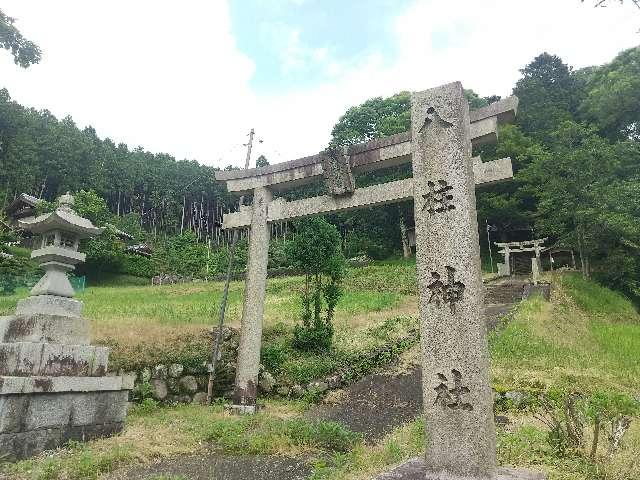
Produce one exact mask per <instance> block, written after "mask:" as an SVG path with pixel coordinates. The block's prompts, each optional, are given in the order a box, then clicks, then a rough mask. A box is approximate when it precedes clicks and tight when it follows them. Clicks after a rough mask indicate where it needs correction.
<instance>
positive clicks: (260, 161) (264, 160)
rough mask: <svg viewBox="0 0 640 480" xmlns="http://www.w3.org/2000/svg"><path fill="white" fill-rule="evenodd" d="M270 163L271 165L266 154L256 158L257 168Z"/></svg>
mask: <svg viewBox="0 0 640 480" xmlns="http://www.w3.org/2000/svg"><path fill="white" fill-rule="evenodd" d="M268 165H270V164H269V160H267V157H265V156H264V155H260V156H259V157H258V158H256V168H260V167H266V166H268Z"/></svg>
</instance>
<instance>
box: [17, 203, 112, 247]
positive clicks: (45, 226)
mask: <svg viewBox="0 0 640 480" xmlns="http://www.w3.org/2000/svg"><path fill="white" fill-rule="evenodd" d="M58 201H59V206H58V208H57V209H56V210H55V211H53V212H50V213H45V214H43V215H39V216H37V217H31V218H27V219H24V220H19V221H18V224H19V225H20V227H21V228H23V229H24V230H27V231H30V232H32V233H35V234H42V233H46V232H50V231H52V230H62V231H65V232H70V233H75V234H76V235H77V236H78V238H80V239H81V238H90V237H95V236H97V235H100V234H101V233H102V232H103V231H104V228H99V227H96V226H95V225H94V224H93V223H91V220H88V219H86V218H83V217H80V216H79V215H78V214H77V213H76V212H74V211H73V197H72V196H71V195H70V194H69V193H67V194H65V195H62V196H61V197H60V198H59V200H58Z"/></svg>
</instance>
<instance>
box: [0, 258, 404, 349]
mask: <svg viewBox="0 0 640 480" xmlns="http://www.w3.org/2000/svg"><path fill="white" fill-rule="evenodd" d="M391 279H392V280H391ZM415 281H416V280H415V264H412V263H411V262H403V263H399V264H396V265H381V266H371V267H366V268H362V269H351V270H349V273H348V275H347V278H346V280H345V286H344V292H345V293H344V295H343V296H342V298H341V299H340V302H339V304H338V306H337V309H336V320H335V324H336V327H337V330H353V329H355V330H361V329H364V328H366V327H368V326H371V325H372V324H375V322H376V321H378V320H384V319H385V318H387V317H388V316H391V315H394V314H398V313H402V314H411V315H415V313H416V312H417V310H416V306H415V305H416V304H415V301H414V299H413V294H414V292H415V289H416V286H415ZM119 283H120V282H118V279H117V278H110V279H109V284H108V285H107V286H93V287H88V288H87V289H86V290H85V292H84V293H82V294H80V295H79V296H78V299H80V300H82V301H83V302H84V305H85V306H84V315H85V317H87V318H88V319H89V320H90V321H91V327H92V334H93V338H94V339H95V340H96V341H101V340H104V339H111V340H116V341H117V342H118V343H122V344H135V343H137V342H140V341H145V342H149V343H153V342H156V341H162V339H164V338H167V337H168V336H172V335H175V334H178V333H189V332H194V331H200V330H202V329H203V328H210V327H211V326H212V325H214V324H217V322H218V318H219V309H220V302H221V299H222V292H223V286H224V285H223V283H222V282H199V283H188V284H179V285H165V286H151V285H130V283H133V282H132V279H131V278H124V279H122V283H125V284H128V285H125V286H121V285H119ZM302 285H303V280H302V278H301V277H284V278H275V279H269V281H268V282H267V296H266V300H265V318H264V326H265V328H269V327H270V326H273V325H276V324H284V325H287V326H293V325H294V324H295V323H296V321H297V319H298V318H299V313H300V311H301V304H300V296H299V294H298V292H299V291H300V289H301V288H302ZM243 291H244V282H231V285H230V289H229V299H228V304H227V313H226V321H225V323H226V324H228V325H231V326H235V327H239V326H240V317H241V315H242V295H243ZM27 294H28V292H27V291H26V289H22V290H19V291H18V292H17V293H16V294H15V295H12V296H8V297H0V315H8V314H10V313H11V312H12V311H13V310H14V309H15V305H16V302H17V301H18V299H19V298H22V297H24V296H26V295H27ZM394 312H395V313H394ZM141 331H144V332H145V334H144V336H143V337H142V336H141V335H140V332H141Z"/></svg>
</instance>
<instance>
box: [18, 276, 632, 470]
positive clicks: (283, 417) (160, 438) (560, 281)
mask: <svg viewBox="0 0 640 480" xmlns="http://www.w3.org/2000/svg"><path fill="white" fill-rule="evenodd" d="M409 277H410V278H413V273H412V272H411V269H410V268H409V267H399V266H397V265H391V266H389V265H388V266H380V267H369V268H367V269H359V270H354V271H352V272H351V273H350V275H349V279H348V281H347V284H348V289H349V290H350V291H360V292H364V293H365V294H364V295H362V296H360V297H359V298H360V299H362V298H367V294H369V295H370V296H371V297H377V293H376V292H377V291H387V292H388V291H391V292H395V294H396V295H398V297H396V298H397V299H398V300H397V301H396V302H391V303H388V304H387V305H386V307H385V308H382V309H381V310H380V312H384V315H383V314H382V313H380V315H381V316H382V317H384V316H387V317H388V316H393V315H394V314H395V313H397V310H396V309H398V308H400V309H402V308H406V307H405V306H406V305H407V303H405V302H409V301H410V299H411V296H410V294H411V292H412V288H415V285H412V284H411V283H410V281H409V280H406V281H405V280H403V279H408V278H409ZM556 280H557V286H558V288H556V289H555V291H554V295H553V298H552V301H551V302H544V301H543V300H541V299H539V298H533V299H530V300H529V301H526V302H524V303H522V304H521V305H520V307H519V308H518V310H517V312H516V313H515V314H514V315H513V318H512V320H511V322H510V323H509V324H508V325H506V326H505V328H504V330H503V331H502V333H501V334H500V335H494V336H492V338H491V352H492V362H493V365H492V375H493V382H494V386H496V387H497V388H499V389H522V390H527V389H533V390H535V389H541V388H542V389H544V388H547V387H551V386H554V387H558V386H559V387H571V388H573V389H576V390H580V391H585V392H588V391H592V390H595V389H607V390H611V391H614V390H615V391H622V392H626V393H629V394H631V395H635V396H636V397H637V396H638V395H639V394H640V391H639V390H640V389H639V386H638V378H640V376H639V375H638V374H639V373H640V365H639V363H638V360H637V359H638V356H639V355H640V316H639V315H638V314H637V313H636V312H635V311H634V309H633V307H632V306H631V304H630V303H629V302H628V301H626V300H625V299H624V298H623V297H621V296H619V295H617V294H615V293H613V292H610V291H608V290H606V289H604V288H601V287H599V286H597V285H595V284H594V283H592V282H585V281H583V280H582V279H580V278H579V277H578V276H575V275H568V276H564V277H562V278H556ZM411 281H413V280H411ZM289 282H291V283H289ZM294 285H295V281H294V280H292V279H281V280H274V281H272V282H270V287H269V288H270V290H269V296H268V297H269V298H268V305H270V306H268V307H267V310H268V311H267V323H268V322H273V321H275V322H279V321H288V322H292V321H293V320H294V319H295V317H294V316H293V315H294V313H295V308H293V307H292V308H291V310H289V312H290V315H291V316H288V315H281V312H280V311H279V310H278V308H277V307H276V305H278V304H280V305H282V304H284V305H287V304H288V305H295V300H294V299H293V298H291V296H292V289H293V288H292V287H293V286H294ZM278 286H280V287H278ZM205 287H208V288H212V286H211V285H209V286H206V285H204V286H201V285H195V286H194V285H191V286H187V285H185V286H179V287H162V288H158V290H159V291H162V290H163V289H164V291H165V292H168V291H172V292H173V291H175V292H183V295H185V296H189V295H194V294H195V295H197V293H195V292H193V291H192V290H190V289H191V288H205ZM147 288H148V289H149V290H154V289H152V288H151V287H147ZM236 288H237V287H236ZM117 290H118V289H115V290H110V291H111V292H112V294H113V293H115V292H117ZM123 290H125V291H127V290H129V289H128V288H127V289H123ZM141 293H144V291H143V292H141ZM94 294H95V293H94ZM200 294H202V291H200ZM99 295H104V298H109V297H110V295H108V291H106V292H104V293H99ZM116 295H117V294H116ZM405 295H409V296H408V297H407V296H405ZM175 296H178V297H180V293H178V294H177V295H175ZM91 298H92V297H91V291H88V292H87V294H86V295H85V298H84V299H85V300H86V301H87V303H88V304H89V303H90V302H91V300H90V299H91ZM93 298H94V299H95V298H96V297H93ZM160 298H162V297H160ZM277 298H279V300H277V301H274V300H275V299H277ZM287 298H289V299H287ZM346 298H349V297H346ZM351 298H353V299H355V298H356V297H355V296H353V297H351ZM178 301H179V300H176V302H178ZM237 302H238V304H239V300H237ZM287 302H290V303H287ZM116 303H117V304H119V305H122V307H121V308H122V309H127V308H128V307H127V305H126V302H122V303H120V302H116ZM365 303H366V304H367V305H379V303H378V304H376V303H375V302H363V301H362V300H360V301H355V300H351V301H346V303H345V304H343V305H341V307H340V308H341V312H340V316H341V320H339V321H340V322H342V327H340V328H339V330H342V331H343V332H344V331H345V329H347V330H348V329H349V328H350V325H352V323H351V322H352V321H353V322H356V323H353V325H356V328H355V329H354V330H357V325H362V326H363V327H364V326H365V325H366V321H364V320H363V319H362V318H355V319H354V320H352V317H358V316H360V315H362V316H365V317H366V315H372V316H373V317H374V318H375V317H376V315H378V313H370V312H371V311H370V312H369V313H367V312H365V309H364V308H363V307H360V308H361V309H360V310H358V309H354V307H353V305H363V304H365ZM174 307H175V305H174ZM90 308H91V307H89V306H88V310H89V311H91V310H90ZM93 308H97V304H94V307H93ZM131 308H137V307H136V306H132V307H131ZM149 308H150V307H149ZM155 308H161V307H160V306H156V307H155ZM172 308H173V307H172ZM349 308H352V310H351V312H355V313H348V312H349V310H348V309H349ZM94 311H95V310H94ZM112 311H113V310H112ZM137 311H138V312H140V310H137ZM140 317H141V318H145V317H144V315H140ZM102 318H103V319H105V321H107V322H109V321H113V322H115V320H109V317H107V316H104V317H102ZM111 318H114V317H111ZM94 319H95V317H94ZM124 320H126V319H123V321H124ZM144 321H147V320H144ZM160 323H161V322H160ZM115 324H116V325H117V324H118V322H115ZM203 324H204V323H203ZM362 331H366V328H365V329H364V330H362ZM345 333H346V332H345ZM306 406H307V405H306V404H305V403H304V402H300V401H277V402H276V401H270V402H268V408H267V410H266V412H265V413H263V414H261V415H258V416H257V417H255V418H254V419H251V420H248V419H246V418H236V417H230V416H228V414H226V413H225V412H224V411H223V410H222V409H221V408H220V407H215V408H207V407H196V406H186V407H175V408H167V409H148V410H145V409H144V408H138V409H137V410H136V411H135V412H134V413H133V414H132V415H131V416H130V418H129V420H128V426H127V429H126V431H125V432H124V434H123V435H121V436H119V437H115V438H110V439H104V440H99V441H95V442H90V443H89V444H88V445H86V446H79V445H74V446H71V447H70V448H67V449H64V450H62V451H61V452H59V453H57V454H56V455H53V456H50V457H44V456H43V457H41V458H38V459H35V460H32V461H27V462H21V463H19V464H16V465H14V466H12V467H10V468H9V470H8V471H11V472H12V475H13V476H15V477H16V478H40V479H57V478H60V479H61V478H96V477H97V474H98V473H99V472H107V471H111V470H113V469H115V468H116V467H117V466H119V465H123V464H129V463H133V462H138V461H147V460H150V459H152V458H155V457H159V456H170V455H179V454H186V453H194V452H199V451H203V450H204V449H206V448H207V445H208V444H210V442H212V443H213V444H214V445H215V446H216V447H217V448H219V449H221V450H223V451H226V452H229V453H245V454H246V453H273V454H279V453H286V454H290V455H291V454H293V455H298V454H300V455H301V454H303V453H304V454H309V455H312V456H320V455H321V456H322V458H324V459H325V460H321V461H318V463H317V464H316V465H315V467H314V471H315V473H314V477H313V478H314V479H317V480H318V479H345V480H360V479H366V478H371V477H372V476H373V475H374V474H375V473H376V472H379V471H381V470H383V469H386V468H388V467H389V466H390V465H392V464H394V463H397V462H399V461H401V460H403V459H405V458H409V457H410V456H414V455H417V454H419V453H420V451H421V447H422V431H423V429H422V422H421V421H416V422H413V423H410V424H408V425H406V426H402V427H399V428H398V429H397V430H396V431H395V432H393V433H392V434H390V435H389V436H388V437H386V438H385V439H384V440H382V441H381V442H380V443H378V444H376V445H364V444H362V443H360V442H359V441H358V440H357V438H356V437H354V436H352V435H351V434H350V433H349V432H348V431H346V430H345V429H343V428H340V427H339V426H336V425H333V424H323V425H318V424H310V423H308V422H306V421H304V420H302V419H301V415H302V412H303V411H304V410H305V408H306ZM507 415H508V416H509V417H510V419H511V421H512V423H511V424H510V425H509V426H508V427H507V428H505V429H502V430H500V431H499V444H498V456H499V461H500V463H501V464H504V465H517V466H529V467H531V468H535V469H539V470H544V471H546V472H547V473H548V474H549V478H550V480H584V479H586V480H596V479H597V480H604V479H606V480H623V479H624V480H638V479H640V464H639V462H638V461H637V459H638V458H640V419H638V418H635V419H634V420H633V423H632V426H631V429H630V430H629V432H628V433H627V437H626V442H625V447H624V448H623V449H622V450H621V451H620V452H618V453H616V454H615V455H613V456H611V457H610V456H609V455H608V454H607V452H606V442H605V441H602V442H601V444H600V449H599V450H598V455H597V458H598V461H597V462H591V461H590V460H588V458H587V455H586V454H585V452H573V453H565V454H563V455H559V454H558V453H557V452H556V451H555V450H554V449H553V448H552V447H551V446H550V444H549V443H548V441H547V430H546V427H545V426H544V425H543V424H542V423H541V422H540V421H538V420H537V419H536V418H534V416H533V414H532V412H531V411H528V410H510V411H508V412H507ZM587 443H588V442H587ZM328 455H329V456H330V457H329V458H330V460H326V458H327V456H328ZM318 458H320V457H318Z"/></svg>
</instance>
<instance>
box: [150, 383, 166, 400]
mask: <svg viewBox="0 0 640 480" xmlns="http://www.w3.org/2000/svg"><path fill="white" fill-rule="evenodd" d="M151 389H152V395H153V398H154V399H155V400H158V401H160V402H161V401H163V400H165V399H166V398H167V395H168V394H169V390H168V388H167V382H165V381H164V380H162V379H160V378H154V379H152V380H151Z"/></svg>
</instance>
